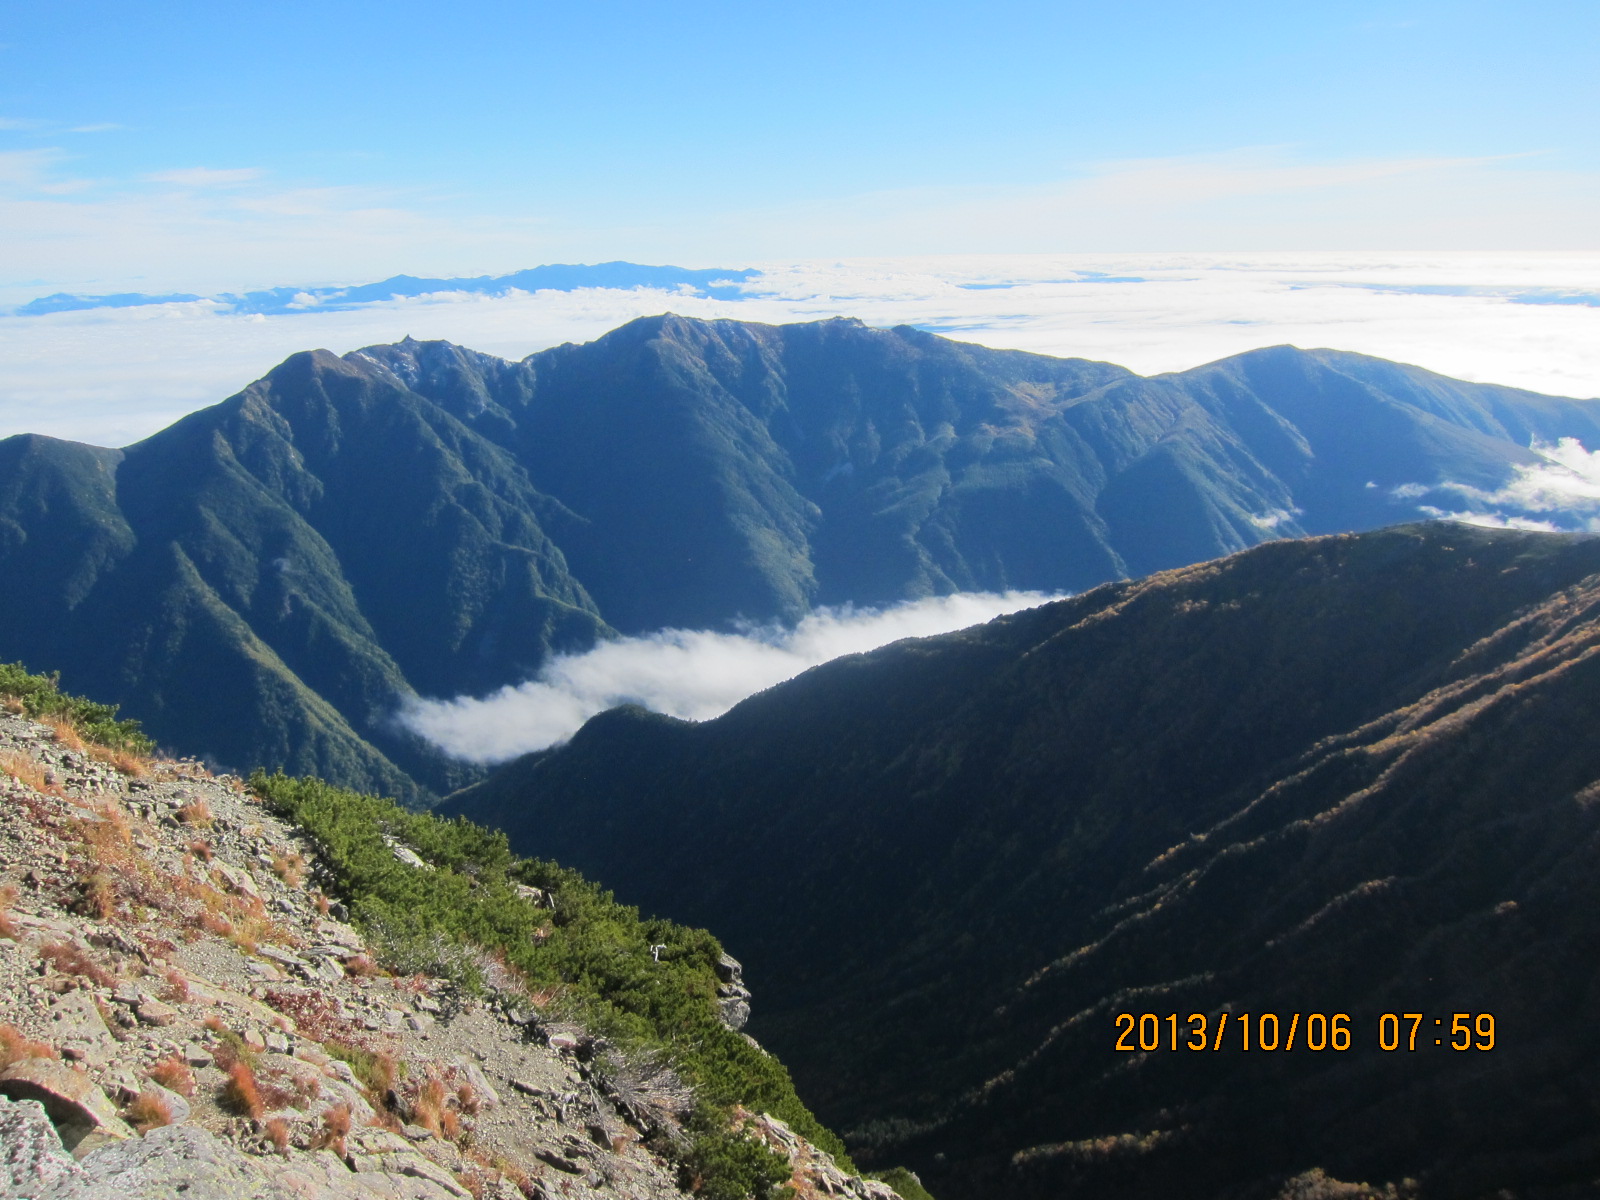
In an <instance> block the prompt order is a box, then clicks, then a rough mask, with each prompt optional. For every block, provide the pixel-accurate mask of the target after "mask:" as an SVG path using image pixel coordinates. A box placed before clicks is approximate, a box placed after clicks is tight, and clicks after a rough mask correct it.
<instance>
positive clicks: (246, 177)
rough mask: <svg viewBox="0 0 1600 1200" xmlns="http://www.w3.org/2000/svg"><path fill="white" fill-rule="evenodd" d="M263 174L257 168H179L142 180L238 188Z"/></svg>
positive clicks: (181, 185)
mask: <svg viewBox="0 0 1600 1200" xmlns="http://www.w3.org/2000/svg"><path fill="white" fill-rule="evenodd" d="M263 174H264V172H262V171H261V170H260V169H259V168H257V167H227V168H218V167H180V168H178V169H176V170H172V171H152V172H151V173H150V174H148V175H146V176H145V177H144V178H145V179H146V180H148V181H149V182H151V183H175V184H177V185H178V186H179V187H193V188H214V187H238V186H239V185H240V184H243V183H254V182H255V181H256V180H258V179H260V178H261V177H262V175H263Z"/></svg>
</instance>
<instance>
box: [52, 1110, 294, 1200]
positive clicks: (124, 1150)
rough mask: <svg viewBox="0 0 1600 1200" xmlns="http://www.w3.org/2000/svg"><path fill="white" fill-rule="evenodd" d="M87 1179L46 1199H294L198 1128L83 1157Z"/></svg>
mask: <svg viewBox="0 0 1600 1200" xmlns="http://www.w3.org/2000/svg"><path fill="white" fill-rule="evenodd" d="M80 1165H81V1166H82V1168H83V1172H84V1179H83V1182H82V1183H80V1184H79V1185H78V1186H76V1187H69V1188H64V1189H61V1190H59V1191H57V1192H55V1193H53V1194H50V1195H49V1196H48V1200H129V1198H130V1197H134V1196H137V1197H139V1200H243V1197H247V1196H248V1197H251V1198H252V1200H256V1198H259V1200H290V1197H291V1193H289V1192H287V1191H285V1190H283V1189H282V1188H280V1187H278V1185H277V1184H276V1183H275V1182H274V1181H273V1179H272V1177H271V1176H270V1175H269V1174H268V1173H267V1172H266V1171H264V1170H262V1169H261V1167H259V1166H257V1165H256V1164H255V1163H254V1162H252V1161H251V1160H250V1159H249V1158H247V1157H246V1156H245V1155H243V1154H241V1153H240V1152H239V1151H238V1150H235V1149H234V1148H233V1147H232V1146H229V1145H227V1144H226V1143H225V1142H222V1141H220V1140H219V1139H218V1138H216V1137H214V1136H213V1135H212V1134H210V1133H208V1132H206V1131H205V1130H204V1129H200V1128H198V1127H197V1126H194V1125H167V1126H164V1127H162V1128H160V1129H152V1130H151V1131H150V1132H149V1133H147V1134H146V1135H145V1136H144V1137H143V1138H140V1139H135V1140H133V1141H129V1142H123V1143H121V1144H119V1145H116V1146H107V1147H105V1148H103V1149H100V1150H96V1151H95V1152H94V1153H92V1154H89V1155H87V1156H85V1157H84V1159H83V1161H82V1163H81V1164H80Z"/></svg>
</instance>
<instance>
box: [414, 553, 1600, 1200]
mask: <svg viewBox="0 0 1600 1200" xmlns="http://www.w3.org/2000/svg"><path fill="white" fill-rule="evenodd" d="M1597 672H1600V538H1595V537H1585V536H1564V535H1549V534H1528V533H1515V532H1505V531H1489V530H1482V529H1477V528H1473V527H1469V526H1459V525H1451V524H1434V525H1428V526H1411V527H1401V528H1396V529H1389V530H1384V531H1379V532H1375V533H1366V534H1360V535H1354V536H1350V535H1344V536H1336V537H1328V538H1319V539H1312V540H1305V541H1282V542H1276V543H1272V544H1270V545H1265V546H1261V547H1258V548H1256V549H1253V550H1250V551H1248V552H1245V553H1242V554H1239V555H1236V556H1234V557H1232V558H1229V559H1226V560H1223V561H1221V562H1215V563H1208V564H1204V565H1201V566H1196V567H1190V568H1185V569H1180V570H1177V571H1173V572H1169V573H1165V574H1161V575H1157V576H1154V577H1151V578H1149V579H1146V580H1143V581H1139V582H1133V583H1114V584H1108V585H1105V586H1102V587H1099V588H1096V589H1094V590H1093V591H1091V592H1089V593H1087V594H1085V595H1083V596H1081V597H1078V598H1076V599H1072V600H1066V601H1061V602H1059V603H1055V604H1050V605H1046V606H1043V607H1041V608H1038V609H1034V610H1031V611H1028V612H1023V613H1018V614H1015V615H1012V616H1009V617H1002V618H1000V619H998V620H996V621H993V622H991V623H989V624H988V625H985V626H980V627H977V628H975V629H971V630H966V631H962V632H961V633H957V634H951V635H946V636H943V637H939V638H929V639H922V640H914V641H908V642H902V643H898V644H896V645H894V646H891V647H886V648H884V649H882V650H879V651H875V652H873V653H871V654H867V655H856V656H851V657H849V658H846V659H841V660H838V661H836V662H833V663H830V664H827V665H825V666H823V667H819V668H816V669H814V670H812V671H810V672H808V673H807V674H805V675H803V676H800V677H799V678H797V679H795V680H792V681H790V682H789V683H787V684H783V685H779V686H778V687H776V688H773V689H770V690H769V691H767V692H765V693H762V694H760V695H758V696H755V697H752V698H751V699H749V700H747V701H745V702H744V703H742V704H741V705H739V706H737V707H735V708H734V709H733V710H731V711H730V712H729V713H727V714H726V715H725V716H723V717H721V718H718V719H717V720H714V721H710V722H705V723H702V724H698V725H694V724H689V723H685V722H678V721H673V720H670V719H668V718H664V717H660V716H656V715H653V714H648V713H645V712H643V711H642V710H637V709H631V710H630V709H621V710H615V711H613V712H610V713H607V714H603V715H602V716H600V717H597V718H595V719H594V720H592V721H591V722H590V723H589V724H588V725H586V726H585V727H584V728H583V729H582V730H581V731H580V732H579V734H578V735H577V736H575V737H574V738H573V739H572V740H571V742H569V743H568V744H567V745H565V746H564V747H560V748H557V749H553V750H550V751H547V752H544V753H542V754H540V755H535V756H530V757H529V758H527V759H524V760H521V761H519V762H518V763H516V764H513V765H511V766H509V767H507V768H505V769H504V770H502V771H501V772H499V773H497V774H496V775H495V776H494V777H492V778H491V779H490V780H488V781H486V782H485V783H483V784H480V785H477V786H475V787H474V788H471V789H469V790H467V791H466V792H464V793H462V794H460V795H459V796H456V797H453V798H452V799H451V800H450V801H447V803H446V806H445V811H446V812H459V813H463V814H466V815H468V816H470V817H472V818H473V819H475V820H479V821H483V822H485V823H488V824H492V825H496V826H499V827H500V828H503V829H505V830H506V831H507V832H508V833H509V834H510V835H511V838H512V841H513V844H515V845H517V846H518V847H519V848H520V849H522V850H523V851H524V852H527V853H533V854H538V855H541V856H552V857H557V858H560V859H561V860H562V861H565V862H571V863H573V864H574V865H576V866H578V867H579V868H580V869H582V870H585V871H587V872H591V873H594V874H597V875H599V876H601V877H603V878H605V879H607V880H609V881H612V882H614V883H615V885H616V886H617V891H618V895H619V897H621V898H622V899H624V900H625V901H627V902H630V903H637V904H639V905H641V906H643V907H644V908H645V909H646V910H649V911H659V912H662V913H666V914H670V915H671V916H672V917H674V918H675V919H678V920H688V921H710V920H713V919H714V921H715V923H716V926H717V929H718V932H719V935H720V936H722V937H723V938H724V939H725V941H726V943H727V944H728V945H729V946H730V947H731V948H732V949H733V951H734V952H735V953H737V954H739V956H740V957H741V959H742V960H743V961H744V962H745V964H746V967H747V971H748V975H749V978H751V979H752V981H756V982H755V986H759V988H760V989H761V993H762V995H763V997H764V1005H763V1008H762V1010H761V1011H760V1012H759V1013H757V1014H756V1016H755V1019H754V1021H753V1023H752V1029H753V1031H754V1032H756V1033H757V1035H758V1036H760V1037H761V1038H762V1039H763V1041H764V1042H765V1043H766V1044H768V1045H771V1046H773V1047H774V1049H775V1050H776V1051H777V1052H779V1053H780V1054H781V1055H782V1056H783V1057H784V1060H785V1061H786V1062H788V1063H789V1064H790V1066H791V1069H792V1070H793V1071H794V1073H795V1077H796V1080H797V1082H798V1083H799V1084H800V1086H801V1087H802V1089H803V1090H805V1092H806V1094H807V1095H808V1096H810V1097H812V1099H813V1103H814V1104H815V1105H816V1107H817V1111H818V1113H819V1115H821V1116H822V1118H823V1119H824V1120H825V1121H828V1122H830V1123H831V1124H833V1125H834V1126H835V1127H836V1128H846V1129H853V1130H854V1133H853V1135H852V1136H853V1138H854V1142H855V1145H856V1147H857V1148H858V1149H859V1150H860V1152H861V1153H862V1154H864V1155H865V1156H867V1157H868V1158H870V1157H871V1156H873V1155H874V1154H884V1155H888V1156H891V1157H894V1158H897V1159H900V1160H907V1159H909V1160H910V1161H911V1163H912V1165H913V1166H914V1167H915V1168H916V1169H917V1170H918V1171H919V1172H920V1173H921V1174H922V1175H923V1176H924V1178H926V1179H927V1180H928V1181H929V1186H930V1188H931V1189H932V1190H934V1191H935V1192H936V1193H937V1194H939V1195H941V1196H946V1195H948V1196H953V1197H962V1196H968V1197H983V1196H994V1195H1001V1194H1004V1195H1007V1196H1014V1197H1040V1198H1044V1197H1051V1198H1054V1200H1059V1198H1061V1197H1070V1196H1078V1195H1082V1196H1099V1195H1117V1196H1122V1197H1130V1198H1135V1200H1136V1198H1140V1197H1151V1198H1155V1197H1168V1196H1172V1195H1184V1196H1194V1197H1224V1196H1227V1197H1256V1196H1260V1197H1270V1196H1274V1195H1276V1194H1278V1192H1279V1189H1280V1188H1283V1187H1285V1186H1286V1181H1288V1180H1289V1179H1290V1178H1291V1177H1293V1176H1296V1175H1298V1174H1300V1173H1303V1172H1306V1171H1308V1170H1311V1169H1313V1168H1325V1169H1326V1170H1327V1171H1328V1172H1329V1173H1330V1174H1332V1175H1333V1176H1335V1177H1337V1178H1340V1179H1347V1180H1348V1179H1363V1180H1371V1181H1373V1182H1375V1183H1377V1182H1382V1181H1390V1182H1395V1183H1399V1182H1400V1181H1401V1180H1403V1179H1405V1178H1412V1179H1414V1180H1417V1181H1418V1184H1419V1186H1420V1189H1421V1191H1420V1194H1421V1195H1423V1196H1427V1197H1475V1196H1490V1195H1502V1196H1503V1195H1510V1196H1515V1197H1555V1196H1566V1195H1573V1196H1577V1195H1585V1194H1591V1193H1592V1190H1593V1188H1594V1187H1595V1186H1596V1180H1600V1139H1597V1138H1596V1136H1595V1133H1594V1130H1595V1128H1596V1125H1595V1117H1596V1115H1597V1113H1596V1109H1597V1105H1600V1097H1597V1094H1596V1092H1595V1090H1594V1089H1593V1087H1592V1086H1591V1085H1590V1083H1589V1082H1588V1081H1589V1080H1590V1079H1591V1078H1592V1077H1593V1075H1594V1071H1595V1067H1596V1066H1597V1065H1600V1064H1597V1058H1600V1035H1597V1034H1596V1032H1595V1030H1594V1027H1593V1023H1592V1020H1591V1015H1592V1013H1593V1011H1594V1004H1595V1001H1596V998H1597V996H1600V990H1597V989H1600V973H1597V970H1596V963H1600V956H1597V953H1596V952H1597V951H1600V923H1597V922H1596V920H1595V918H1594V914H1595V913H1596V912H1600V884H1597V880H1600V870H1597V868H1600V805H1597V804H1596V803H1595V796H1596V795H1597V794H1600V748H1597V743H1596V742H1595V740H1594V739H1593V737H1592V736H1591V734H1592V730H1593V728H1594V724H1595V721H1596V719H1597V717H1600V674H1597ZM624 832H625V835H624ZM1118 1012H1132V1013H1135V1014H1139V1013H1146V1012H1148V1013H1156V1014H1162V1015H1163V1016H1164V1014H1166V1013H1168V1012H1174V1013H1177V1014H1178V1015H1179V1020H1180V1021H1186V1020H1187V1017H1188V1014H1190V1013H1196V1012H1198V1013H1202V1014H1206V1015H1207V1017H1208V1018H1209V1020H1210V1021H1211V1022H1212V1025H1213V1027H1214V1025H1215V1022H1216V1021H1217V1020H1218V1018H1219V1016H1220V1014H1222V1013H1223V1012H1228V1013H1231V1014H1233V1015H1234V1016H1235V1017H1237V1016H1238V1015H1239V1014H1242V1013H1262V1012H1271V1013H1280V1014H1283V1026H1284V1028H1285V1029H1287V1026H1288V1022H1289V1019H1290V1016H1291V1014H1294V1013H1301V1014H1305V1013H1312V1012H1319V1013H1325V1014H1333V1013H1341V1012H1342V1013H1347V1014H1349V1015H1350V1018H1351V1028H1352V1030H1353V1038H1354V1044H1353V1046H1352V1048H1351V1050H1349V1051H1348V1052H1345V1053H1335V1052H1331V1051H1329V1052H1323V1053H1315V1052H1310V1051H1306V1050H1304V1049H1303V1048H1302V1050H1301V1051H1300V1052H1299V1053H1278V1054H1271V1053H1264V1052H1260V1051H1259V1050H1258V1051H1257V1052H1255V1053H1253V1054H1252V1053H1244V1052H1242V1051H1240V1050H1239V1049H1238V1046H1237V1043H1230V1044H1231V1045H1233V1047H1234V1048H1233V1049H1232V1050H1231V1051H1222V1052H1217V1053H1213V1052H1209V1051H1208V1052H1205V1053H1196V1052H1192V1051H1184V1050H1180V1051H1177V1052H1172V1051H1168V1050H1165V1049H1163V1050H1161V1051H1159V1052H1155V1053H1140V1052H1134V1053H1118V1052H1117V1051H1116V1050H1115V1049H1114V1048H1113V1047H1114V1043H1115V1040H1116V1036H1117V1030H1116V1029H1115V1027H1114V1023H1113V1017H1114V1015H1115V1014H1116V1013H1118ZM1385 1012H1390V1013H1410V1012H1420V1013H1423V1014H1425V1016H1426V1018H1427V1020H1428V1022H1429V1024H1428V1025H1427V1027H1426V1029H1425V1031H1424V1038H1423V1042H1422V1043H1421V1044H1420V1045H1419V1048H1418V1049H1417V1050H1416V1051H1415V1052H1407V1051H1404V1050H1401V1051H1398V1052H1395V1053H1386V1052H1384V1051H1383V1050H1382V1049H1380V1046H1379V1041H1378V1037H1379V1032H1380V1024H1379V1022H1380V1016H1381V1014H1382V1013H1385ZM1456 1013H1467V1014H1472V1015H1473V1018H1474V1019H1475V1018H1476V1015H1477V1014H1483V1013H1489V1014H1492V1015H1493V1017H1494V1019H1495V1022H1496V1025H1497V1030H1496V1033H1497V1039H1498V1040H1497V1042H1496V1045H1495V1048H1494V1049H1493V1050H1492V1051H1476V1050H1474V1051H1466V1052H1455V1051H1452V1050H1451V1049H1449V1048H1448V1046H1447V1045H1443V1044H1441V1045H1435V1044H1434V1039H1435V1038H1440V1039H1441V1041H1447V1040H1448V1038H1449V1036H1450V1034H1449V1028H1450V1024H1451V1021H1452V1019H1453V1015H1454V1014H1456ZM1435 1017H1438V1018H1439V1019H1440V1020H1441V1022H1442V1024H1441V1025H1440V1026H1438V1027H1435V1026H1434V1025H1433V1024H1432V1021H1433V1019H1434V1018H1435ZM1165 1028H1166V1026H1165V1024H1164V1023H1163V1025H1162V1029H1163V1034H1162V1036H1163V1038H1165V1036H1166V1034H1165V1032H1164V1031H1165ZM1185 1028H1186V1029H1187V1026H1186V1027H1185ZM1184 1036H1186V1037H1187V1036H1188V1034H1187V1032H1186V1033H1185V1035H1184ZM1500 1189H1505V1190H1503V1191H1502V1190H1500ZM1285 1194H1287V1193H1285ZM1296 1194H1298V1193H1296ZM1328 1194H1345V1193H1332V1192H1330V1193H1328Z"/></svg>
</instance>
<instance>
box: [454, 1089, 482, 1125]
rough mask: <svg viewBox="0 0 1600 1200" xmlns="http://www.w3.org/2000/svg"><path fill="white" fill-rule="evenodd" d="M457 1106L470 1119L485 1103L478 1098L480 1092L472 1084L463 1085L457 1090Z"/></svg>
mask: <svg viewBox="0 0 1600 1200" xmlns="http://www.w3.org/2000/svg"><path fill="white" fill-rule="evenodd" d="M456 1106H457V1107H458V1108H460V1109H461V1111H462V1112H464V1113H466V1114H467V1115H468V1116H469V1117H470V1116H472V1115H473V1114H474V1113H476V1112H477V1111H478V1109H479V1108H481V1107H482V1106H483V1101H482V1100H480V1099H479V1097H478V1091H477V1089H476V1088H474V1087H473V1086H472V1085H471V1084H470V1083H463V1084H462V1085H461V1086H460V1087H458V1088H456Z"/></svg>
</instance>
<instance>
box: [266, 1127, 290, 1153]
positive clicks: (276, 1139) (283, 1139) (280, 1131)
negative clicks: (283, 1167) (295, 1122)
mask: <svg viewBox="0 0 1600 1200" xmlns="http://www.w3.org/2000/svg"><path fill="white" fill-rule="evenodd" d="M266 1135H267V1140H268V1141H270V1142H271V1143H272V1148H273V1149H274V1150H276V1151H277V1152H278V1153H279V1154H281V1155H283V1157H284V1158H288V1157H289V1122H287V1121H285V1120H284V1119H283V1118H282V1117H273V1118H272V1120H270V1121H268V1122H267V1127H266Z"/></svg>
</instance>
